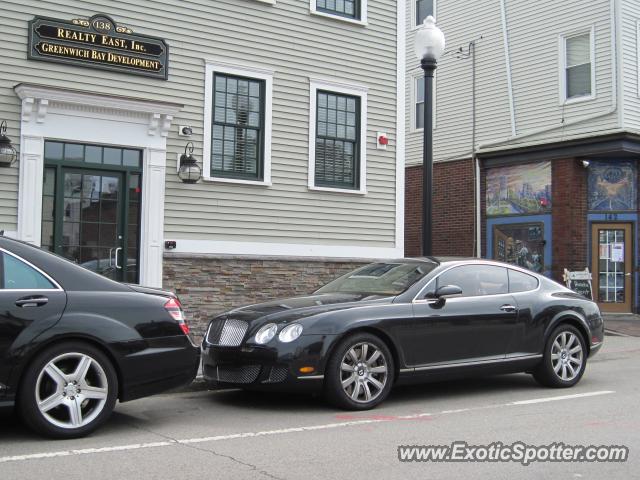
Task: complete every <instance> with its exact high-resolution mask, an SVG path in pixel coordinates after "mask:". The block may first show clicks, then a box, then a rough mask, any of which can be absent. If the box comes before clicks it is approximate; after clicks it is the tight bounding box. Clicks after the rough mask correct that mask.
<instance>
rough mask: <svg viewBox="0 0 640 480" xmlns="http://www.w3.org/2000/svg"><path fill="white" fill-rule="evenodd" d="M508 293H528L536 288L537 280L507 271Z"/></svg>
mask: <svg viewBox="0 0 640 480" xmlns="http://www.w3.org/2000/svg"><path fill="white" fill-rule="evenodd" d="M508 272H509V293H518V292H528V291H530V290H535V289H536V288H538V279H537V278H536V277H533V276H531V275H527V274H526V273H522V272H518V271H517V270H511V269H510V268H509V269H508Z"/></svg>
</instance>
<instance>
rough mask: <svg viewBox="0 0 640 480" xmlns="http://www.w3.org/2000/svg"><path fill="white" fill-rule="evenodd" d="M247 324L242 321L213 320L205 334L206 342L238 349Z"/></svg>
mask: <svg viewBox="0 0 640 480" xmlns="http://www.w3.org/2000/svg"><path fill="white" fill-rule="evenodd" d="M247 328H249V324H248V323H247V322H245V321H243V320H235V319H230V318H227V319H224V318H221V319H219V320H214V321H213V322H211V325H210V326H209V331H208V332H207V342H209V343H210V344H212V345H218V346H221V347H238V346H240V344H241V343H242V340H244V336H245V334H246V333H247Z"/></svg>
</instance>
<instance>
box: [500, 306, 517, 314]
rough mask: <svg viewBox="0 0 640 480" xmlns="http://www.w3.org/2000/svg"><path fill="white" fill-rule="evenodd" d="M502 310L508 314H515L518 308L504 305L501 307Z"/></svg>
mask: <svg viewBox="0 0 640 480" xmlns="http://www.w3.org/2000/svg"><path fill="white" fill-rule="evenodd" d="M500 310H502V311H503V312H507V313H513V312H515V311H516V307H514V306H513V305H502V306H501V307H500Z"/></svg>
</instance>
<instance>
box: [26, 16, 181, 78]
mask: <svg viewBox="0 0 640 480" xmlns="http://www.w3.org/2000/svg"><path fill="white" fill-rule="evenodd" d="M29 58H30V59H33V60H44V61H50V62H58V63H68V64H73V65H78V66H83V67H90V68H100V69H104V70H111V71H117V72H122V73H130V74H133V75H145V76H149V77H155V78H161V79H164V80H166V79H167V73H168V62H169V48H168V46H167V44H166V42H165V41H164V40H163V39H161V38H156V37H151V36H148V35H137V34H134V33H133V31H132V30H131V29H130V28H128V27H125V26H121V25H117V24H116V23H115V22H114V21H113V20H112V19H111V18H110V17H108V16H106V15H95V16H93V17H91V18H90V19H88V20H84V19H74V20H72V21H70V22H68V21H65V20H56V19H53V18H46V17H36V18H34V19H33V20H31V22H29Z"/></svg>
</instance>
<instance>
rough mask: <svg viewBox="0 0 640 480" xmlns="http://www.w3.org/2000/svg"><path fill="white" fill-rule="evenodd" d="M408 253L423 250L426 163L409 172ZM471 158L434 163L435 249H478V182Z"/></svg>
mask: <svg viewBox="0 0 640 480" xmlns="http://www.w3.org/2000/svg"><path fill="white" fill-rule="evenodd" d="M405 175H406V176H405V178H406V180H405V181H406V183H405V227H404V228H405V231H404V234H405V245H404V248H405V255H406V256H407V257H414V256H420V255H421V254H422V248H421V242H422V166H421V165H419V166H413V167H408V168H407V169H406V173H405ZM473 176H474V171H473V164H472V162H471V160H469V159H467V160H457V161H453V162H437V163H435V164H434V166H433V253H434V255H462V256H472V255H473V253H474V237H475V234H474V219H475V212H474V193H473V189H474V182H473Z"/></svg>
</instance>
